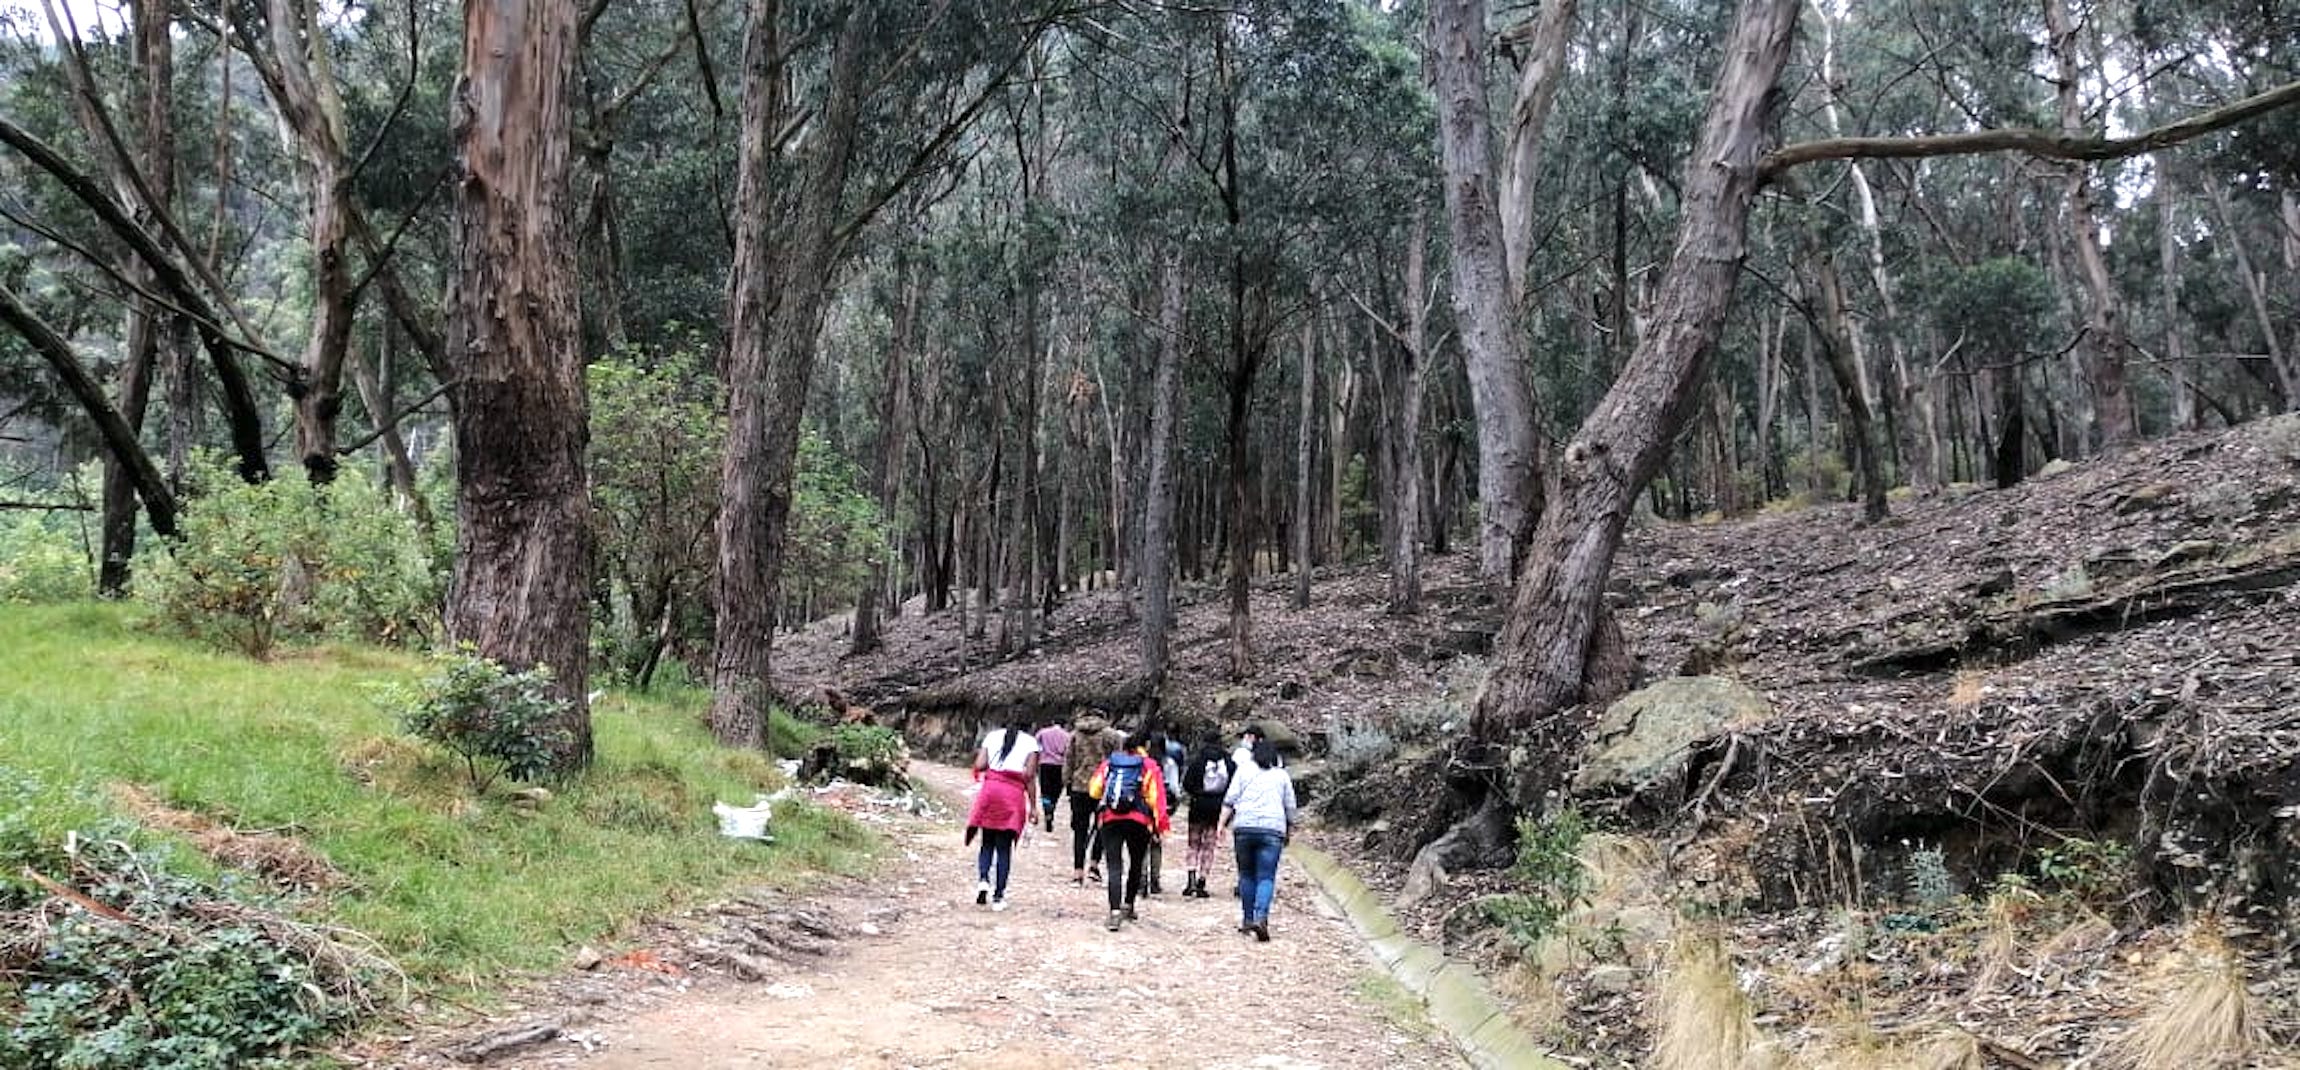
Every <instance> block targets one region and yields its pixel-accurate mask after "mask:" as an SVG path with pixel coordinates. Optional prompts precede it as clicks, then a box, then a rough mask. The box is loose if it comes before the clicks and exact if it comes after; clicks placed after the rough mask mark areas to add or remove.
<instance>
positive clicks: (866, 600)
mask: <svg viewBox="0 0 2300 1070" xmlns="http://www.w3.org/2000/svg"><path fill="white" fill-rule="evenodd" d="M917 270H918V269H917V268H916V267H913V266H912V265H911V264H910V263H909V262H908V261H907V260H906V261H905V262H904V263H903V265H902V267H901V268H899V269H898V271H899V272H900V275H901V281H900V282H899V283H898V284H897V286H896V292H897V293H898V294H899V295H900V296H899V297H897V298H896V300H897V301H898V302H900V303H899V304H898V305H896V307H895V313H894V336H893V337H892V338H889V339H888V340H887V347H886V355H885V357H884V358H883V359H882V360H881V361H880V364H879V379H878V383H879V387H878V389H879V395H878V412H877V423H878V446H877V448H876V449H873V450H872V451H871V460H870V481H871V496H872V498H873V499H874V500H876V501H877V502H878V507H879V512H880V513H881V515H884V516H886V517H887V518H889V519H890V520H891V519H892V518H893V517H894V511H895V510H894V507H895V495H896V493H897V492H898V488H899V487H900V485H901V480H900V479H898V478H897V476H898V475H899V473H900V471H901V468H902V446H903V443H904V442H905V441H907V440H908V436H909V434H910V430H909V428H908V427H906V426H904V425H905V421H904V419H903V417H904V415H905V413H906V412H907V411H908V407H907V406H905V405H904V404H903V403H902V402H903V395H904V394H905V393H906V392H907V390H908V379H909V370H910V349H911V339H912V337H913V332H914V330H915V328H916V325H917V323H918V304H919V294H920V290H921V289H923V286H922V285H921V282H920V280H919V278H918V277H917V275H916V274H915V272H916V271H917ZM892 555H893V550H892V548H882V549H879V550H875V551H873V553H872V554H871V565H870V579H869V580H868V581H866V582H865V583H864V584H863V588H862V593H861V594H860V595H859V596H857V597H856V598H855V625H854V636H853V641H852V643H851V644H850V645H849V647H848V649H849V651H850V652H852V653H856V654H867V653H870V652H871V651H873V650H876V649H878V647H879V643H880V635H879V604H880V603H881V602H882V601H884V600H885V598H886V585H887V568H888V562H889V558H890V557H891V556H892Z"/></svg>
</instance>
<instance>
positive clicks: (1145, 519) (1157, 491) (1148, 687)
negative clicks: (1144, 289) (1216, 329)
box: [1135, 252, 1188, 702]
mask: <svg viewBox="0 0 2300 1070" xmlns="http://www.w3.org/2000/svg"><path fill="white" fill-rule="evenodd" d="M1187 313H1188V306H1187V305H1186V304H1185V303H1184V301H1183V293H1182V258H1181V257H1180V256H1179V255H1177V254H1175V253H1173V252H1167V253H1165V254H1164V257H1163V259H1162V261H1161V262H1160V264H1159V266H1158V358H1157V364H1156V366H1155V367H1154V369H1153V370H1152V371H1151V373H1150V442H1149V450H1148V452H1149V464H1148V465H1147V466H1146V467H1147V468H1148V470H1149V478H1148V480H1147V483H1146V486H1145V487H1144V491H1143V495H1142V547H1141V552H1140V553H1139V554H1138V555H1137V556H1136V558H1135V560H1136V566H1135V571H1136V574H1137V575H1138V576H1140V578H1141V582H1142V689H1143V694H1145V695H1148V696H1150V701H1152V702H1156V701H1157V700H1158V696H1160V695H1161V694H1163V693H1164V691H1165V688H1166V670H1167V664H1168V659H1169V653H1170V649H1171V646H1170V644H1171V643H1172V640H1173V635H1172V632H1173V628H1174V549H1175V546H1174V544H1175V538H1174V511H1175V500H1174V499H1175V489H1176V486H1177V482H1178V481H1177V479H1176V476H1175V471H1174V469H1175V462H1176V461H1177V460H1178V458H1177V457H1175V455H1174V454H1175V447H1176V442H1175V439H1176V437H1177V435H1176V431H1177V428H1178V426H1179V424H1180V420H1181V407H1182V344H1183V338H1182V332H1183V330H1185V329H1186V328H1187V326H1188V324H1187V321H1186V320H1185V318H1184V317H1185V316H1186V315H1187Z"/></svg>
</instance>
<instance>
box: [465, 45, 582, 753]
mask: <svg viewBox="0 0 2300 1070" xmlns="http://www.w3.org/2000/svg"><path fill="white" fill-rule="evenodd" d="M575 19H576V12H575V5H574V4H573V3H572V2H571V0H529V2H528V3H526V4H523V5H503V4H493V3H487V2H484V0H466V4H465V7H464V11H463V69H462V73H461V75H460V77H458V79H457V81H456V86H455V94H454V96H453V97H452V98H451V99H453V101H454V102H455V104H454V109H455V110H454V130H455V144H456V168H457V181H456V183H455V191H456V194H455V225H454V231H453V233H454V245H455V250H456V271H455V274H454V276H453V278H452V281H451V285H450V289H449V293H448V307H449V308H450V309H452V310H453V311H452V316H451V318H450V319H449V321H448V343H447V352H448V353H450V354H452V357H453V359H454V360H455V362H456V369H455V372H456V378H455V380H454V392H455V393H456V395H457V403H456V405H455V421H454V423H455V439H456V463H455V474H456V515H457V518H458V524H457V529H456V555H455V580H454V585H453V587H452V588H451V590H450V591H449V594H448V599H447V632H448V635H449V636H450V637H452V638H454V639H456V640H458V641H462V642H469V643H472V644H473V645H475V646H476V647H477V648H478V650H479V652H480V653H481V654H483V655H485V656H487V657H489V658H493V659H495V660H497V661H499V662H502V663H503V664H505V665H507V666H510V667H512V668H515V669H523V668H527V667H529V666H534V665H548V666H550V667H551V670H552V672H553V674H554V682H553V686H552V692H553V693H554V694H555V695H556V696H557V697H559V698H562V699H564V700H565V701H566V703H567V710H566V714H565V716H564V718H563V724H562V726H561V727H563V728H564V729H565V735H564V738H563V740H562V742H561V743H560V745H559V746H557V747H556V748H555V749H554V754H553V761H552V765H553V767H554V769H556V770H560V771H567V770H573V769H576V768H580V767H582V766H584V765H586V764H588V763H589V762H590V760H591V717H590V706H589V702H588V699H587V691H586V688H587V686H588V684H589V682H590V638H591V635H590V624H591V621H590V599H589V597H588V596H589V587H590V584H589V580H590V576H591V516H590V512H591V499H590V493H589V487H588V481H587V478H586V476H587V473H586V469H585V467H584V456H583V454H584V443H585V440H586V438H587V436H588V429H587V426H586V416H587V412H586V409H587V406H586V402H585V398H584V392H583V356H582V352H581V350H580V349H579V348H578V347H577V342H578V337H579V336H578V332H579V331H580V330H581V323H580V319H579V316H578V313H577V310H576V307H575V305H576V298H575V277H574V274H573V271H572V268H573V265H574V263H575V243H574V241H573V240H572V235H571V234H570V228H569V226H568V222H569V220H568V216H567V211H568V204H567V176H568V160H567V153H568V147H569V138H568V80H569V78H570V77H571V76H572V75H573V74H574V71H575V63H576V56H575V49H574V44H575Z"/></svg>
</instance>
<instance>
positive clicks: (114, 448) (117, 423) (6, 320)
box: [0, 285, 176, 538]
mask: <svg viewBox="0 0 2300 1070" xmlns="http://www.w3.org/2000/svg"><path fill="white" fill-rule="evenodd" d="M0 324H5V325H7V326H8V327H9V328H11V329H13V330H14V331H15V332H16V333H17V334H19V335H22V336H23V337H24V340H25V341H26V342H29V343H31V346H32V348H33V349H36V350H39V351H40V355H41V356H42V357H44V358H46V359H47V361H48V367H49V368H50V369H52V370H54V371H55V373H56V377H57V378H59V379H62V380H63V381H64V389H65V390H67V391H69V392H70V393H71V395H72V397H73V399H74V400H76V401H78V402H79V403H80V409H81V411H83V412H84V413H86V414H87V417H88V420H89V422H91V423H93V424H95V425H96V430H97V432H98V433H100V434H101V435H103V438H104V445H105V447H106V448H108V449H110V450H111V452H112V456H113V457H114V458H115V459H117V460H118V461H119V462H120V467H122V468H125V469H127V471H128V475H129V478H130V479H131V480H132V481H133V482H134V483H135V485H136V496H137V497H138V498H140V499H142V500H143V503H144V513H145V515H146V516H148V517H149V518H150V519H151V522H152V530H153V531H155V532H157V533H159V534H161V535H164V536H168V537H171V538H172V537H174V536H175V534H176V499H175V496H174V495H173V494H172V493H170V492H169V490H168V482H167V480H165V479H163V478H161V477H160V469H159V467H158V466H156V465H154V464H153V463H152V455H151V454H149V453H146V452H144V446H143V443H141V442H138V441H137V440H136V432H135V430H134V429H133V428H130V427H129V426H128V421H127V418H126V417H123V416H121V415H120V410H119V409H117V408H115V407H114V406H113V405H112V402H111V399H109V398H106V397H105V396H104V388H103V386H102V385H101V384H99V383H97V382H96V379H95V377H94V376H92V375H89V374H88V369H87V368H86V366H84V365H82V364H81V363H80V358H79V356H78V355H77V354H74V353H73V352H72V343H70V342H67V341H65V340H64V337H63V336H62V335H59V334H57V333H56V331H55V328H52V327H50V326H48V324H47V323H46V322H45V321H43V320H41V319H40V317H38V316H36V315H34V314H33V313H32V310H31V309H29V308H26V307H25V306H24V303H23V302H22V301H21V300H18V299H17V297H16V293H15V291H13V290H10V289H8V287H6V286H4V285H0Z"/></svg>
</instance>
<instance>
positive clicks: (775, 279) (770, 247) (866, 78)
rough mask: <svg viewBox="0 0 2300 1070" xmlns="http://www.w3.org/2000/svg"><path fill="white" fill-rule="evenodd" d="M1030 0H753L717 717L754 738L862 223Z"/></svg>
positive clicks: (715, 673)
mask: <svg viewBox="0 0 2300 1070" xmlns="http://www.w3.org/2000/svg"><path fill="white" fill-rule="evenodd" d="M1052 14H1053V12H1050V11H1049V10H1048V9H1047V7H1046V5H1044V4H1040V3H1035V2H1030V0H1013V2H1004V3H982V4H940V5H934V6H931V7H927V8H923V9H909V8H896V7H890V6H887V5H881V4H873V3H863V2H859V0H858V2H854V3H842V2H822V3H800V2H792V3H785V2H783V0H752V2H751V4H750V10H749V15H748V23H747V25H746V30H745V35H744V42H743V53H742V57H743V58H742V69H743V78H742V84H743V94H742V113H741V123H740V127H741V137H740V143H741V147H740V150H739V152H738V156H737V177H736V183H735V198H734V205H733V229H734V255H733V265H732V270H731V273H730V276H729V281H728V287H727V292H728V297H727V313H726V317H725V329H726V332H727V353H726V358H725V360H724V362H723V369H722V370H723V373H724V375H725V377H726V382H727V425H728V436H729V439H728V449H727V452H726V456H725V461H724V465H723V468H722V473H721V478H720V482H719V486H720V507H719V518H718V530H717V545H718V565H717V571H716V573H715V575H714V579H713V596H712V603H713V605H714V607H715V610H716V613H717V632H716V635H715V638H714V649H713V652H712V663H711V690H712V700H711V725H712V729H713V731H714V732H715V733H716V734H717V736H718V737H719V739H720V740H721V741H723V742H726V743H730V744H735V745H744V746H761V745H763V744H764V743H765V739H766V736H765V729H766V711H767V704H768V702H769V701H770V697H771V679H772V675H771V662H772V650H773V639H774V618H775V612H776V607H777V603H778V595H779V585H780V582H781V569H782V553H783V549H784V545H783V544H784V539H785V535H786V533H787V531H788V530H789V523H790V507H791V496H792V477H793V474H794V472H795V462H796V459H797V452H798V446H799V434H800V429H801V425H802V422H803V420H804V417H805V403H806V398H807V395H808V385H809V382H810V380H811V378H812V376H813V373H814V367H815V356H816V347H817V339H818V335H819V333H820V331H821V328H822V323H823V316H824V311H825V308H826V307H827V301H828V297H829V294H830V290H831V287H832V286H833V285H834V284H835V282H836V280H837V278H838V275H839V272H840V271H841V269H842V268H843V266H844V265H845V263H846V261H847V258H848V255H849V253H850V251H851V249H852V245H853V243H854V241H855V240H856V238H857V236H858V235H859V234H860V233H862V232H863V230H864V229H865V228H866V227H868V226H869V225H870V224H871V222H872V221H873V220H874V219H875V218H876V217H877V215H878V214H879V212H880V210H881V209H882V208H883V207H885V206H886V204H887V203H888V202H889V201H891V200H892V199H893V198H895V197H896V196H897V195H899V194H900V193H901V192H902V191H903V190H904V189H905V188H907V187H908V186H910V185H911V184H912V183H914V182H916V181H917V180H919V179H920V178H921V177H923V176H925V175H927V174H929V173H932V172H933V171H935V170H936V169H938V168H940V167H942V166H944V165H945V162H946V161H945V157H946V154H947V152H948V150H949V148H950V147H951V145H952V144H953V142H954V141H955V140H956V139H957V138H958V137H959V135H960V134H961V133H963V132H964V131H965V130H966V129H967V128H968V127H970V126H971V125H972V124H973V123H974V122H975V120H976V119H977V118H978V117H980V116H981V115H982V113H983V111H984V109H985V108H986V107H987V106H988V105H989V104H990V103H991V102H992V101H993V100H994V99H995V98H996V97H997V95H998V92H999V90H1000V89H1001V87H1002V86H1003V85H1004V84H1005V82H1006V81H1007V79H1009V78H1010V77H1011V76H1012V75H1013V74H1014V72H1015V71H1017V70H1019V69H1021V67H1022V65H1023V63H1024V61H1025V60H1026V59H1027V58H1028V56H1029V55H1030V53H1031V51H1032V48H1033V47H1034V45H1035V43H1036V41H1037V40H1038V38H1039V36H1040V35H1041V34H1042V33H1044V32H1045V30H1046V29H1047V27H1048V26H1049V25H1050V18H1051V16H1052Z"/></svg>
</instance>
